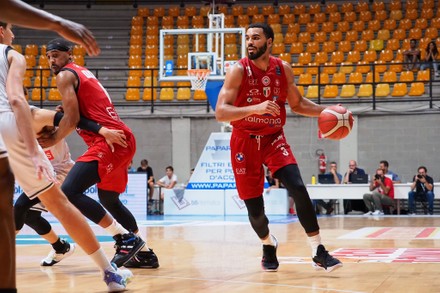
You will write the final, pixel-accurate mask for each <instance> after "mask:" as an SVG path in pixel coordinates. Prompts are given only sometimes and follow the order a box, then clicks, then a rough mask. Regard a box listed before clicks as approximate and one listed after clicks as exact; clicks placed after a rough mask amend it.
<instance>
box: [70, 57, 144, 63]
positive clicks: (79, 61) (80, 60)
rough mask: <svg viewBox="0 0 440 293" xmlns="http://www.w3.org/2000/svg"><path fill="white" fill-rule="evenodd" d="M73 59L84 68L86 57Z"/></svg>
mask: <svg viewBox="0 0 440 293" xmlns="http://www.w3.org/2000/svg"><path fill="white" fill-rule="evenodd" d="M72 59H73V62H75V63H76V64H78V65H79V66H84V65H85V60H84V56H82V55H73V56H72ZM141 64H142V62H141Z"/></svg>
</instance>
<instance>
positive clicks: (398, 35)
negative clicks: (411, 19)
mask: <svg viewBox="0 0 440 293" xmlns="http://www.w3.org/2000/svg"><path fill="white" fill-rule="evenodd" d="M393 39H396V40H399V41H402V40H404V39H406V31H405V30H404V29H401V28H398V29H396V30H394V32H393Z"/></svg>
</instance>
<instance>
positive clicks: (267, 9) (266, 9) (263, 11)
mask: <svg viewBox="0 0 440 293" xmlns="http://www.w3.org/2000/svg"><path fill="white" fill-rule="evenodd" d="M274 13H275V9H274V7H273V5H265V6H263V7H262V8H261V14H263V15H266V16H268V15H270V14H274Z"/></svg>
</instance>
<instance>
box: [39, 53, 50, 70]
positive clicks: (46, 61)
mask: <svg viewBox="0 0 440 293" xmlns="http://www.w3.org/2000/svg"><path fill="white" fill-rule="evenodd" d="M38 66H41V67H43V68H49V59H48V58H47V57H46V55H40V57H38Z"/></svg>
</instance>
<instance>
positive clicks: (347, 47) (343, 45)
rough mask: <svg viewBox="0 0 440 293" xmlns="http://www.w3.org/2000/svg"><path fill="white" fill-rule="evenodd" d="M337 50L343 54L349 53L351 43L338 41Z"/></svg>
mask: <svg viewBox="0 0 440 293" xmlns="http://www.w3.org/2000/svg"><path fill="white" fill-rule="evenodd" d="M338 50H339V51H342V52H344V53H347V52H350V51H351V42H349V41H340V42H339V45H338Z"/></svg>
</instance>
